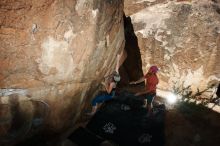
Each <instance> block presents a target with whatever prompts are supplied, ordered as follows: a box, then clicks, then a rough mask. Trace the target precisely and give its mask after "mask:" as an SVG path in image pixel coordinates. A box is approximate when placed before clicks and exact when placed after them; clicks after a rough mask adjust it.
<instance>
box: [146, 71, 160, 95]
mask: <svg viewBox="0 0 220 146" xmlns="http://www.w3.org/2000/svg"><path fill="white" fill-rule="evenodd" d="M144 78H145V79H146V90H147V91H149V92H154V93H156V88H157V84H158V83H159V80H158V77H157V75H156V74H146V75H145V76H144Z"/></svg>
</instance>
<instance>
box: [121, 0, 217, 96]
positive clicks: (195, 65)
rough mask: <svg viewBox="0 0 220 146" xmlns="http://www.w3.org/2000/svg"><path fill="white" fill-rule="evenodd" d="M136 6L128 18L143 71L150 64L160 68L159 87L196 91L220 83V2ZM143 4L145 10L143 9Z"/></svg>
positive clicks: (156, 0) (156, 1)
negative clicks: (135, 39)
mask: <svg viewBox="0 0 220 146" xmlns="http://www.w3.org/2000/svg"><path fill="white" fill-rule="evenodd" d="M128 1H129V0H125V8H126V7H129V6H130V4H129V3H128ZM134 3H135V7H136V8H137V9H136V10H134V9H132V10H131V12H130V11H129V9H126V11H127V13H126V15H127V16H128V15H130V17H131V21H132V24H133V28H134V32H135V34H136V36H137V39H138V45H139V48H140V54H141V60H142V69H143V71H144V72H146V71H147V70H148V69H149V67H150V66H151V65H158V66H159V68H160V72H159V78H160V84H159V88H162V89H165V90H174V89H175V90H183V89H185V88H187V87H190V88H191V90H192V91H193V92H197V91H203V90H205V89H207V88H209V87H210V85H211V84H212V83H215V82H216V81H219V80H220V59H218V58H219V57H220V5H219V4H220V3H219V1H216V0H213V1H209V0H204V1H200V0H192V1H191V0H178V1H162V2H160V1H159V0H152V1H150V0H136V1H134ZM140 3H142V4H143V5H145V7H144V8H142V9H140V7H139V6H140ZM126 4H128V6H127V5H126ZM128 56H129V54H128ZM134 70H135V69H134ZM187 89H188V88H187ZM197 89H199V90H197Z"/></svg>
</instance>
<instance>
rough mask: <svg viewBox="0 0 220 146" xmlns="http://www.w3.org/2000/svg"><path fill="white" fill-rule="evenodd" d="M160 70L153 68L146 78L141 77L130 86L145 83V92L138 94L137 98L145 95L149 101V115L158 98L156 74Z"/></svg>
mask: <svg viewBox="0 0 220 146" xmlns="http://www.w3.org/2000/svg"><path fill="white" fill-rule="evenodd" d="M158 70H159V69H158V68H157V66H151V67H150V69H149V71H148V73H147V74H146V75H145V76H143V77H141V78H140V79H139V80H137V81H133V82H130V84H137V83H140V82H143V81H145V85H146V90H145V91H143V92H138V93H136V94H135V96H140V95H145V97H146V99H147V109H148V113H149V115H150V114H151V112H152V102H153V100H154V97H155V96H156V88H157V84H158V83H159V80H158V77H157V74H156V73H157V72H158Z"/></svg>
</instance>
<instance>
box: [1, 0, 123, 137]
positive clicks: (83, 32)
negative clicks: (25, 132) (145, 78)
mask: <svg viewBox="0 0 220 146" xmlns="http://www.w3.org/2000/svg"><path fill="white" fill-rule="evenodd" d="M123 42H124V28H123V2H122V1H121V0H119V1H114V0H94V1H90V0H32V1H27V0H19V1H16V0H3V1H0V52H1V53H0V97H1V98H0V103H1V104H4V105H8V108H5V109H4V110H3V109H2V111H1V112H3V113H2V114H3V115H5V116H6V115H7V117H8V122H7V124H8V125H9V126H8V127H10V124H14V123H10V122H12V121H13V120H12V119H13V118H14V117H13V116H10V115H13V114H12V112H13V111H12V108H10V107H11V105H19V106H14V107H17V108H19V107H21V106H22V105H24V104H22V102H26V101H27V102H30V99H31V100H32V101H31V102H33V101H35V102H37V101H39V102H40V103H42V105H45V106H46V107H47V109H48V108H49V111H48V116H46V117H45V119H43V121H44V122H43V123H44V124H43V125H45V123H46V125H47V126H46V127H45V130H46V131H49V132H60V131H62V130H65V129H66V128H67V127H70V126H74V122H75V121H76V120H77V118H78V116H79V114H80V112H81V110H82V107H83V104H84V101H85V99H86V98H88V95H89V93H90V95H91V93H92V92H93V91H94V90H95V89H96V87H97V84H98V83H100V81H101V80H102V77H103V76H104V75H107V74H109V73H110V72H112V71H113V69H114V68H115V63H116V62H115V60H116V54H117V53H118V52H119V51H121V50H122V49H123V47H124V46H123V45H124V44H123ZM12 97H13V98H15V99H16V101H17V102H16V103H11V100H10V99H11V98H12ZM27 107H28V109H29V112H30V111H31V110H33V112H31V113H28V115H29V116H28V117H30V118H31V117H34V116H35V115H33V113H34V111H35V112H36V110H39V108H40V107H38V106H37V104H36V106H35V105H33V103H30V104H27ZM22 109H25V108H24V107H23V108H22ZM20 111H23V112H25V111H26V110H20ZM5 113H7V114H5ZM21 114H22V113H21ZM23 115H25V114H23ZM15 121H16V120H15ZM17 128H19V127H17ZM2 129H4V124H3V126H2V124H0V133H1V131H2ZM8 129H10V128H8ZM4 130H6V131H4V132H6V133H7V128H5V129H4ZM9 131H10V130H9ZM0 135H2V133H1V134H0Z"/></svg>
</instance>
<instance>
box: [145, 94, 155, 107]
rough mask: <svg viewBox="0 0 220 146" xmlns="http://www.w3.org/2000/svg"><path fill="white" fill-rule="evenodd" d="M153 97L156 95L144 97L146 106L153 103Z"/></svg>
mask: <svg viewBox="0 0 220 146" xmlns="http://www.w3.org/2000/svg"><path fill="white" fill-rule="evenodd" d="M155 96H156V93H148V94H146V95H145V98H146V99H147V104H148V105H149V104H151V103H152V102H153V100H154V97H155Z"/></svg>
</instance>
